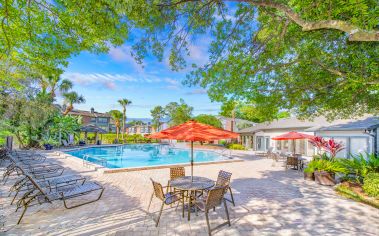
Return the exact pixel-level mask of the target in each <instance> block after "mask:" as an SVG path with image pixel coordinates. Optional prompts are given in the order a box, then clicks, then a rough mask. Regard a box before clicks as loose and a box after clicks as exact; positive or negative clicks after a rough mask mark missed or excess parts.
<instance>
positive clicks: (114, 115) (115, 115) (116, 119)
mask: <svg viewBox="0 0 379 236" xmlns="http://www.w3.org/2000/svg"><path fill="white" fill-rule="evenodd" d="M109 114H110V115H111V116H112V119H113V120H114V124H115V126H116V138H117V140H118V134H119V130H120V126H121V124H120V123H121V122H120V120H121V119H122V117H123V114H122V113H121V111H119V110H111V111H109Z"/></svg>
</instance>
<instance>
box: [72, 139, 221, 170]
mask: <svg viewBox="0 0 379 236" xmlns="http://www.w3.org/2000/svg"><path fill="white" fill-rule="evenodd" d="M66 153H67V154H70V155H72V156H75V157H78V158H81V159H83V156H85V155H88V159H87V160H88V161H90V162H93V163H96V164H99V165H102V164H103V163H102V162H101V161H100V160H101V159H105V160H106V167H108V168H127V167H143V166H158V165H169V164H179V163H189V162H190V155H191V150H189V149H179V148H172V147H170V146H169V145H159V144H128V145H122V146H111V147H91V148H85V149H79V150H74V151H67V152H66ZM225 159H227V158H226V157H223V156H222V155H220V154H218V153H216V152H213V151H199V150H194V161H195V162H210V161H219V160H225ZM103 165H105V164H103Z"/></svg>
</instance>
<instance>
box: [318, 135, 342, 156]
mask: <svg viewBox="0 0 379 236" xmlns="http://www.w3.org/2000/svg"><path fill="white" fill-rule="evenodd" d="M323 148H324V150H325V151H326V152H328V153H329V154H330V157H331V158H334V157H336V155H337V153H338V152H340V151H342V150H344V149H345V147H344V145H343V143H342V142H339V143H338V142H336V141H335V140H334V139H329V140H328V141H326V142H325V145H324V147H323Z"/></svg>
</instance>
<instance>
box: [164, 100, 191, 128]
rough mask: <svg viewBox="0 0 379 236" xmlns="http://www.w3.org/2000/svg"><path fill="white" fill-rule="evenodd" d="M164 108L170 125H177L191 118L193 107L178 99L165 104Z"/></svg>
mask: <svg viewBox="0 0 379 236" xmlns="http://www.w3.org/2000/svg"><path fill="white" fill-rule="evenodd" d="M165 110H166V112H167V116H168V117H169V119H170V121H169V123H170V125H179V124H182V123H184V122H186V121H188V120H190V119H191V117H192V111H193V107H191V106H189V105H188V104H187V103H185V102H184V100H183V99H180V103H177V102H171V103H169V104H167V105H166V107H165Z"/></svg>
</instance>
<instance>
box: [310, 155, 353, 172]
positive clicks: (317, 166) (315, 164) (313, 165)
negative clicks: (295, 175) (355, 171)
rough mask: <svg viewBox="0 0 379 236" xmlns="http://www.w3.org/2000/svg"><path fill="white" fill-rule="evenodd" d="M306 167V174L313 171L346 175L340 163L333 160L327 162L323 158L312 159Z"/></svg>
mask: <svg viewBox="0 0 379 236" xmlns="http://www.w3.org/2000/svg"><path fill="white" fill-rule="evenodd" d="M308 166H309V168H308V167H307V168H306V169H307V170H306V172H307V173H311V172H312V170H313V172H314V171H325V172H329V173H346V169H345V168H344V167H343V166H342V165H341V164H340V162H338V161H335V160H329V159H325V158H316V159H313V160H312V161H311V162H310V163H309V164H308Z"/></svg>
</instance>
